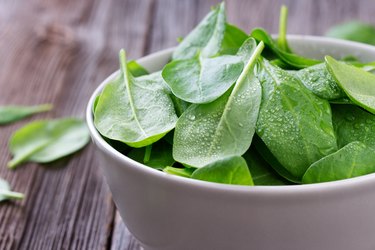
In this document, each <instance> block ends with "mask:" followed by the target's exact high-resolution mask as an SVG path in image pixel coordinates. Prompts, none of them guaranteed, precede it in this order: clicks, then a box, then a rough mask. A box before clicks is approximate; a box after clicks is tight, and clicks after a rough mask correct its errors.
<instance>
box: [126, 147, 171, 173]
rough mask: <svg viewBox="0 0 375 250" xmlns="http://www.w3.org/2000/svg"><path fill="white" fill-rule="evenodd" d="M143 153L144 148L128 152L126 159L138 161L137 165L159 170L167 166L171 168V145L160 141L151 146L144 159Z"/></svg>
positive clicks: (144, 151)
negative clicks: (140, 164)
mask: <svg viewBox="0 0 375 250" xmlns="http://www.w3.org/2000/svg"><path fill="white" fill-rule="evenodd" d="M150 146H151V145H150ZM150 146H147V147H150ZM145 153H146V147H143V148H134V149H132V150H131V151H130V152H129V154H128V157H129V158H131V159H133V160H135V161H138V162H139V163H142V164H145V165H147V166H149V167H152V168H155V169H160V170H162V169H164V168H165V167H167V166H172V165H173V163H174V160H173V157H172V145H170V144H169V143H168V142H166V141H163V140H160V141H158V142H155V143H154V144H152V147H151V150H150V154H149V155H148V157H145ZM145 158H148V159H145Z"/></svg>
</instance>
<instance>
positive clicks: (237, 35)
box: [220, 23, 249, 55]
mask: <svg viewBox="0 0 375 250" xmlns="http://www.w3.org/2000/svg"><path fill="white" fill-rule="evenodd" d="M247 38H249V36H248V34H246V33H245V32H244V31H243V30H241V29H240V28H238V27H236V26H234V25H231V24H229V23H226V24H225V33H224V39H223V42H222V44H221V49H220V54H222V55H224V54H229V55H235V54H236V53H237V51H238V49H239V48H240V47H241V45H242V44H243V43H244V42H245V41H246V39H247Z"/></svg>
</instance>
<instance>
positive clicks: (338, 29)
mask: <svg viewBox="0 0 375 250" xmlns="http://www.w3.org/2000/svg"><path fill="white" fill-rule="evenodd" d="M326 36H329V37H334V38H340V39H345V40H351V41H355V42H361V43H367V44H371V45H375V27H374V26H372V25H370V24H366V23H362V22H359V21H351V22H347V23H343V24H339V25H337V26H334V27H332V28H331V29H330V30H329V31H328V32H327V33H326Z"/></svg>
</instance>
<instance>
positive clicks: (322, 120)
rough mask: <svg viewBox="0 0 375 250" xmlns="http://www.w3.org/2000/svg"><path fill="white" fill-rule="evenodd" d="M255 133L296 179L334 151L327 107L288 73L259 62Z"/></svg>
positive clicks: (323, 101) (263, 61)
mask: <svg viewBox="0 0 375 250" xmlns="http://www.w3.org/2000/svg"><path fill="white" fill-rule="evenodd" d="M258 77H259V79H260V81H261V84H262V103H261V107H260V111H259V117H258V121H257V134H258V135H259V137H260V138H261V139H262V141H263V142H264V143H265V144H266V146H267V147H268V149H269V150H270V152H271V153H272V154H273V155H274V156H275V158H276V159H277V160H278V162H280V164H281V165H282V166H283V167H284V168H285V169H286V170H287V171H288V172H289V173H290V174H291V175H292V176H293V177H294V179H296V180H300V179H301V178H302V175H303V174H304V173H305V171H306V169H307V168H308V167H309V166H310V165H311V164H312V163H313V162H315V161H317V160H319V159H320V158H322V157H323V156H325V155H328V154H330V153H332V152H335V151H336V150H337V144H336V138H335V133H334V130H333V126H332V121H331V108H330V105H329V103H328V102H327V101H326V100H323V99H321V98H319V97H317V96H315V95H314V94H313V93H311V92H310V91H309V90H307V89H306V88H305V87H303V85H302V84H301V83H300V82H299V80H298V79H297V78H295V77H293V76H292V75H291V74H290V73H288V72H286V71H284V70H282V69H280V68H277V67H275V66H273V65H271V64H270V63H269V62H268V61H267V60H265V59H263V60H262V64H261V69H260V72H259V73H258Z"/></svg>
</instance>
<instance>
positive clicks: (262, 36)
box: [250, 28, 321, 69]
mask: <svg viewBox="0 0 375 250" xmlns="http://www.w3.org/2000/svg"><path fill="white" fill-rule="evenodd" d="M250 36H251V37H253V38H255V39H256V40H257V41H263V42H264V44H265V45H266V46H267V47H268V48H270V49H271V50H272V51H273V52H274V53H275V54H276V55H277V56H278V57H279V58H280V59H281V60H283V61H284V62H285V63H287V64H288V65H290V66H293V67H295V68H297V69H301V68H306V67H309V66H312V65H315V64H319V63H321V61H319V60H315V59H310V58H305V57H302V56H299V55H296V54H292V53H288V52H286V51H283V50H281V49H280V48H278V47H277V45H276V43H275V42H274V41H273V39H272V37H271V36H270V35H269V34H268V33H267V31H265V30H264V29H261V28H256V29H254V30H253V31H252V32H251V34H250Z"/></svg>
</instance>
